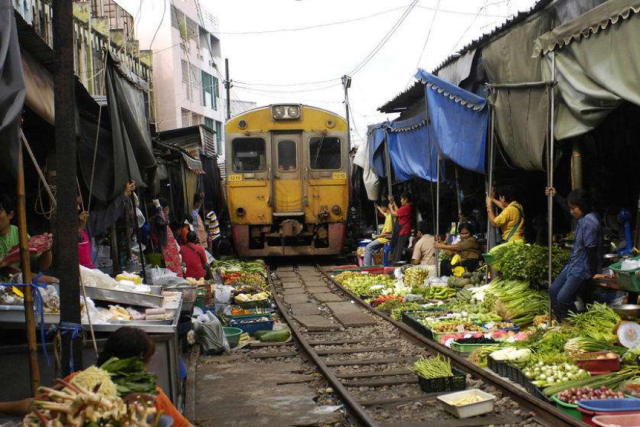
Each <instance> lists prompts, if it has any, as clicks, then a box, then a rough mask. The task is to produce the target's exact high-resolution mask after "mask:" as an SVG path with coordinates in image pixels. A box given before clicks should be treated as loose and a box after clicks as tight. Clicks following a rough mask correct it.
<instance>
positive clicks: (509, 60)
mask: <svg viewBox="0 0 640 427" xmlns="http://www.w3.org/2000/svg"><path fill="white" fill-rule="evenodd" d="M555 19H556V18H555V11H554V10H553V8H548V9H543V10H541V11H540V12H538V13H536V14H535V15H533V16H531V17H530V18H528V19H526V20H524V21H523V22H522V23H519V24H517V25H515V26H514V27H513V28H510V29H509V30H507V31H505V32H504V33H503V34H500V35H499V37H497V38H496V40H495V41H492V42H491V43H489V44H488V45H487V46H486V47H484V48H483V49H482V63H483V65H484V68H485V70H486V72H487V79H488V82H489V83H494V84H505V83H530V82H540V81H542V79H543V78H542V71H541V61H540V60H538V59H534V58H531V47H532V46H533V43H534V41H535V40H536V38H538V37H539V36H541V35H542V34H544V33H546V32H547V31H549V30H551V29H552V28H553V27H554V25H555ZM490 102H491V104H492V105H493V106H494V107H495V125H496V132H497V134H498V136H499V137H500V142H501V143H502V146H503V147H504V149H505V151H506V152H507V154H508V156H509V157H510V158H511V160H512V163H513V164H514V165H515V166H517V167H519V168H522V169H526V170H544V169H545V162H544V159H543V157H544V156H543V153H544V147H545V142H546V140H547V135H548V133H549V132H548V126H547V124H548V122H549V91H548V87H547V86H541V87H537V88H532V87H529V88H520V89H498V90H496V91H494V93H493V94H492V95H491V96H490Z"/></svg>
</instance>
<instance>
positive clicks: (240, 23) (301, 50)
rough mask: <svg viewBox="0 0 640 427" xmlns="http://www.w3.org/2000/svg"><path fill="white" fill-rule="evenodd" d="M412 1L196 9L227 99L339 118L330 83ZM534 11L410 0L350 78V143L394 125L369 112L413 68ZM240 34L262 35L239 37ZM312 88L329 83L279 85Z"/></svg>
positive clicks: (512, 1)
mask: <svg viewBox="0 0 640 427" xmlns="http://www.w3.org/2000/svg"><path fill="white" fill-rule="evenodd" d="M121 1H122V4H123V6H124V7H125V8H127V9H129V10H130V11H131V13H133V14H135V10H133V11H132V10H131V9H132V8H131V5H136V6H137V5H138V3H139V1H140V0H121ZM143 1H144V0H143ZM146 1H161V0H146ZM167 1H168V0H167ZM411 3H412V0H394V1H390V0H201V5H202V6H203V7H206V8H207V9H209V10H210V11H211V12H212V13H213V14H215V15H216V16H217V17H218V19H219V22H220V31H221V34H220V38H221V42H222V53H223V56H224V57H228V58H229V61H230V68H231V78H232V80H233V81H235V82H236V83H235V86H234V88H233V89H232V99H239V100H248V101H255V102H257V103H258V105H266V104H272V103H281V102H297V103H304V104H310V105H314V106H318V107H321V108H325V109H328V110H331V111H334V112H336V113H339V114H340V115H342V116H344V113H345V108H344V104H343V102H342V100H343V96H344V94H343V88H342V86H341V85H340V80H339V78H340V77H341V76H342V75H344V74H348V73H351V72H352V71H353V70H354V69H355V68H356V67H357V66H358V65H359V64H360V63H361V62H362V61H363V60H364V59H365V58H366V57H367V55H368V54H369V53H370V52H372V50H373V49H374V48H375V47H376V45H378V43H379V42H380V41H381V40H382V39H383V38H384V37H385V35H386V34H387V33H388V32H389V31H390V30H391V29H392V28H393V27H394V25H395V24H396V23H397V22H398V20H399V19H400V18H401V17H402V16H403V13H404V12H405V11H407V8H408V6H409V5H410V4H411ZM534 4H535V0H419V1H418V3H417V6H416V7H415V8H413V9H412V10H411V12H410V13H409V15H408V16H407V17H406V19H405V20H404V22H403V23H402V24H401V25H400V26H399V27H398V29H397V30H396V32H395V33H394V34H393V35H392V36H391V38H390V39H389V40H388V41H387V42H386V43H385V44H384V46H383V47H382V48H381V49H380V50H379V52H378V53H377V54H376V55H375V56H374V57H373V58H372V59H371V60H370V61H369V62H368V63H367V64H366V65H364V66H363V67H362V68H361V69H360V70H359V71H357V72H356V73H355V74H354V75H353V81H352V86H351V89H350V92H349V96H350V100H351V109H352V113H353V115H352V128H353V129H354V131H353V134H352V140H353V141H354V143H358V142H359V141H361V140H362V138H364V137H365V133H366V127H367V125H368V124H373V123H378V122H381V121H384V120H385V119H387V118H393V117H387V116H386V115H382V114H380V113H378V112H377V111H376V110H377V108H378V107H380V106H381V105H383V104H384V103H386V102H387V101H389V100H391V99H392V98H393V97H394V96H395V95H397V94H398V93H399V92H401V91H403V90H404V89H405V88H406V87H407V86H408V84H409V83H410V82H412V81H413V80H412V76H413V75H414V74H415V72H416V69H417V66H420V67H421V68H424V69H426V70H427V71H431V70H433V69H434V68H435V67H436V66H437V65H439V64H440V63H442V61H444V60H445V59H446V58H447V57H449V55H451V54H452V53H454V52H455V51H457V50H459V49H461V48H462V47H463V46H465V45H466V44H467V43H469V42H470V41H472V40H474V39H476V38H478V37H480V36H481V35H482V34H483V33H486V32H489V31H491V30H492V29H493V28H494V27H495V26H497V25H500V24H501V23H502V22H504V21H505V20H506V19H507V17H508V16H511V15H513V14H516V13H517V12H518V11H522V10H528V9H529V8H531V7H532V6H533V5H534ZM436 9H438V11H437V12H436V11H435V10H436ZM434 17H435V19H434ZM360 18H363V19H360ZM356 19H360V20H357V21H354V22H348V23H344V24H340V25H329V26H321V27H319V28H312V29H307V30H303V31H286V32H275V33H270V32H268V31H271V30H279V29H296V28H301V27H309V26H318V25H323V24H331V23H336V22H339V21H353V20H356ZM143 20H144V17H140V18H139V25H141V24H142V22H140V21H143ZM432 22H433V25H432ZM246 32H262V33H261V34H238V33H246ZM233 33H235V34H233ZM427 37H429V39H428V43H427V45H426V48H425V49H424V51H423V46H424V45H425V41H426V40H427ZM220 71H221V73H223V70H220ZM334 79H335V80H334ZM320 81H322V82H324V81H328V82H326V83H318V84H310V85H299V86H281V85H291V84H297V83H307V82H320Z"/></svg>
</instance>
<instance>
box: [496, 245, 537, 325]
mask: <svg viewBox="0 0 640 427" xmlns="http://www.w3.org/2000/svg"><path fill="white" fill-rule="evenodd" d="M510 246H522V245H510ZM489 291H490V293H492V294H493V295H495V296H496V297H498V301H497V302H496V303H495V310H496V312H497V313H498V314H499V315H500V316H501V317H502V318H503V319H505V320H511V321H513V322H514V323H516V324H517V325H518V326H520V327H523V326H528V325H530V324H531V323H533V320H534V319H535V318H536V316H538V315H540V314H543V313H546V312H547V306H548V301H549V296H548V294H547V293H546V292H540V291H536V290H533V289H531V288H530V287H529V284H528V283H527V282H522V281H513V280H494V281H493V282H491V286H490V287H489Z"/></svg>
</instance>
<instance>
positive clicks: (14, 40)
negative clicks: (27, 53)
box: [0, 0, 25, 173]
mask: <svg viewBox="0 0 640 427" xmlns="http://www.w3.org/2000/svg"><path fill="white" fill-rule="evenodd" d="M24 98H25V84H24V75H23V72H22V60H21V59H20V45H19V43H18V33H17V31H16V22H15V18H14V12H13V5H12V2H11V1H10V0H0V159H2V162H3V166H4V167H5V168H7V169H9V170H11V172H12V173H15V170H16V167H17V159H18V135H19V134H18V132H19V129H20V117H21V115H22V108H23V105H24Z"/></svg>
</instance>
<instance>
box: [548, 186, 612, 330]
mask: <svg viewBox="0 0 640 427" xmlns="http://www.w3.org/2000/svg"><path fill="white" fill-rule="evenodd" d="M550 193H551V194H553V196H554V199H555V200H556V201H558V202H559V203H560V204H561V205H562V206H563V208H565V209H568V210H569V212H570V214H571V216H572V217H574V218H575V219H576V220H577V221H578V227H577V228H576V234H575V242H574V244H573V248H572V249H571V257H570V259H569V262H568V263H567V265H566V266H565V268H564V269H563V270H562V273H560V275H559V276H558V277H557V278H556V279H555V280H554V281H553V284H552V285H551V286H550V287H549V297H550V298H551V308H552V309H553V315H554V316H555V318H556V320H558V322H561V321H562V320H564V319H565V318H566V317H567V315H568V314H569V311H575V309H576V307H575V301H576V298H577V297H578V294H579V293H580V291H582V290H583V289H584V288H585V286H586V284H587V282H588V281H589V280H590V279H592V278H593V277H594V276H595V275H596V274H597V273H598V272H599V271H600V269H601V267H602V263H601V260H602V227H601V225H600V218H599V216H598V214H597V213H595V212H593V209H592V205H591V200H590V198H589V196H588V195H587V193H586V191H585V190H582V189H577V190H573V191H572V192H571V193H569V196H568V197H567V200H566V201H565V200H564V199H563V198H561V197H560V196H559V195H557V194H556V190H555V188H548V189H547V195H548V194H550Z"/></svg>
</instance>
